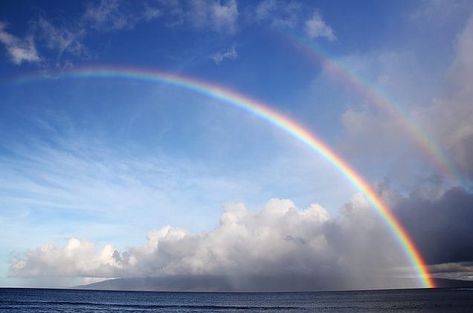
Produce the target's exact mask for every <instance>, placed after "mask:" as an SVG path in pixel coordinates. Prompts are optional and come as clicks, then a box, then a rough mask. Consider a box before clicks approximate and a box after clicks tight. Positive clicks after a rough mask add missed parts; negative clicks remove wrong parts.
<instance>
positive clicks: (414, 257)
mask: <svg viewBox="0 0 473 313" xmlns="http://www.w3.org/2000/svg"><path fill="white" fill-rule="evenodd" d="M55 77H57V78H81V77H83V78H122V79H132V80H141V81H151V82H160V83H167V84H171V85H174V86H179V87H182V88H185V89H188V90H191V91H194V92H196V93H200V94H203V95H206V96H209V97H212V98H215V99H218V100H221V101H222V102H223V103H226V104H229V105H232V106H234V107H237V108H240V109H242V110H244V111H247V112H249V113H251V114H254V115H256V116H258V117H259V118H261V119H263V120H265V121H267V122H268V123H270V124H272V125H274V126H276V127H278V128H280V129H281V130H283V131H285V132H286V133H287V134H289V135H291V136H292V137H293V138H295V139H296V140H298V141H301V142H303V143H304V144H305V145H306V146H307V147H309V148H310V149H312V150H313V151H314V152H316V153H318V154H319V155H321V156H322V157H323V158H324V159H326V160H327V161H328V162H329V163H330V164H332V165H333V166H334V167H335V168H336V169H337V170H338V171H340V172H341V173H342V174H343V175H344V176H345V177H346V178H347V179H348V180H349V181H350V182H351V183H352V184H353V185H355V186H356V187H357V188H358V189H359V190H360V191H361V192H362V193H363V194H364V195H365V197H366V198H367V200H368V201H369V202H370V203H371V205H372V206H373V207H374V209H375V210H376V212H377V213H378V214H379V216H380V217H381V218H382V220H383V221H384V223H385V224H386V225H387V227H388V228H389V230H390V231H391V232H392V234H393V235H394V237H395V238H396V240H397V241H398V242H399V244H400V246H401V247H402V249H403V251H404V252H405V254H406V256H407V258H408V260H409V262H410V263H411V265H412V266H413V267H414V268H415V270H416V273H417V275H418V278H419V280H420V282H421V283H422V285H423V286H424V287H426V288H433V287H435V283H434V281H433V279H432V278H431V277H430V275H429V272H428V270H427V266H426V264H425V262H424V260H423V258H422V256H421V254H420V252H419V250H418V249H417V247H416V246H415V245H414V243H413V241H412V240H411V238H410V237H409V235H408V233H407V232H406V230H405V229H404V228H403V227H402V225H401V224H400V223H399V221H398V220H397V218H396V217H395V216H394V214H393V212H392V211H391V210H390V209H389V207H388V206H387V205H386V204H385V203H383V201H382V200H381V198H380V197H379V196H378V195H377V194H376V193H375V191H374V190H373V189H372V188H371V187H370V186H369V185H368V184H367V183H366V182H365V181H364V180H363V178H362V177H361V176H360V175H359V174H358V173H357V172H355V171H354V170H353V169H352V168H350V166H348V164H347V163H346V162H345V161H344V160H342V158H341V157H340V156H338V155H337V154H335V152H333V151H332V150H331V149H330V148H329V147H328V146H327V145H326V144H324V143H323V142H322V141H321V140H319V139H318V138H317V137H316V136H315V135H314V134H312V133H311V132H310V131H308V130H307V129H305V128H304V127H303V126H302V125H300V124H298V123H297V122H296V121H294V120H292V119H290V118H288V117H286V116H284V115H282V114H281V113H279V112H277V111H276V110H274V109H272V108H271V107H270V106H268V105H266V104H263V103H262V102H258V101H256V100H253V99H250V98H248V97H246V96H243V95H241V94H237V93H235V92H233V91H230V90H228V89H225V88H222V87H220V86H218V85H215V84H210V83H206V82H203V81H197V80H194V79H192V78H188V77H183V76H178V75H175V74H170V73H164V72H158V71H148V70H143V69H135V68H118V67H90V68H78V69H72V70H68V71H66V72H61V73H58V74H57V75H56V76H55ZM41 79H44V76H40V75H38V74H36V75H32V76H25V77H23V78H19V79H16V80H15V82H17V83H21V82H28V81H34V80H41Z"/></svg>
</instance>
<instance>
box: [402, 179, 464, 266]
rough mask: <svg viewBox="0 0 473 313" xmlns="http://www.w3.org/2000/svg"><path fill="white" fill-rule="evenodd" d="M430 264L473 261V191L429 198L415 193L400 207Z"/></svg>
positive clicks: (403, 200) (456, 190)
mask: <svg viewBox="0 0 473 313" xmlns="http://www.w3.org/2000/svg"><path fill="white" fill-rule="evenodd" d="M396 212H397V215H398V216H399V219H400V221H401V223H402V224H403V225H404V226H405V227H406V229H407V230H408V232H409V234H410V235H411V236H412V238H413V239H414V241H415V242H416V244H417V246H418V247H419V249H420V250H421V251H422V254H423V255H424V257H425V259H426V261H427V262H428V263H429V264H438V263H447V262H463V261H472V260H473V232H472V229H473V194H472V193H470V192H468V191H466V190H465V189H463V188H460V187H456V188H452V189H450V190H447V191H446V192H445V193H443V194H442V195H441V196H440V197H439V198H435V199H429V198H426V197H425V196H422V195H419V194H417V193H413V194H412V195H410V196H409V197H407V198H405V199H402V200H401V201H400V203H399V204H398V207H397V209H396Z"/></svg>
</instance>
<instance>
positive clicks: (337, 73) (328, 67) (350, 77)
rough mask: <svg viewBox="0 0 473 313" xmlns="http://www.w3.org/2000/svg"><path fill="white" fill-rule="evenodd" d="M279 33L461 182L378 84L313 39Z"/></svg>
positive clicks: (438, 150) (425, 135) (440, 169)
mask: <svg viewBox="0 0 473 313" xmlns="http://www.w3.org/2000/svg"><path fill="white" fill-rule="evenodd" d="M280 33H281V37H282V38H283V39H285V40H286V41H287V42H288V43H289V45H291V46H294V47H295V48H296V49H298V50H299V51H300V52H301V53H302V54H303V55H304V56H305V57H307V59H308V60H310V61H311V62H313V63H315V64H317V65H318V66H322V68H323V69H324V70H325V71H326V72H327V73H329V74H330V75H331V76H332V77H334V78H335V79H336V80H338V81H339V82H340V83H341V84H342V85H343V86H345V87H347V88H348V89H350V90H351V91H354V92H355V93H357V94H358V95H360V96H361V97H363V98H365V99H367V100H368V101H369V103H370V104H372V105H375V106H376V107H377V108H378V109H380V110H381V111H383V112H385V113H386V114H387V115H388V116H392V117H394V118H396V120H397V121H398V123H399V126H400V128H401V129H403V130H404V131H405V132H406V133H407V134H408V135H409V136H408V137H409V139H411V140H412V141H413V142H414V144H415V145H416V146H417V147H418V148H419V149H420V150H421V151H422V152H423V153H424V155H425V156H426V157H427V158H428V159H429V160H430V162H431V164H432V165H433V166H434V167H435V168H436V170H437V172H438V173H439V174H441V175H442V176H443V177H445V178H448V179H450V180H452V181H453V182H460V183H461V182H462V180H463V178H462V176H461V175H460V174H459V173H458V171H457V170H456V168H455V166H454V165H453V164H452V163H451V162H450V160H449V159H448V157H447V156H446V155H445V152H444V151H443V149H442V148H440V147H439V145H438V144H437V143H436V142H435V141H434V140H433V139H432V138H431V137H430V136H429V134H428V133H426V132H425V131H424V130H423V129H422V128H421V127H419V125H418V123H416V121H414V120H413V119H412V118H411V117H410V116H409V114H407V113H406V112H404V111H403V110H402V109H401V108H400V107H399V105H397V104H396V102H395V101H392V100H390V99H389V98H388V97H387V96H386V95H383V94H382V93H381V92H379V90H377V88H373V87H372V86H370V83H369V82H368V81H366V80H364V79H362V78H361V77H360V76H359V75H356V74H355V73H354V72H353V71H351V70H350V69H349V68H348V67H347V66H344V65H343V64H342V63H340V62H335V61H334V60H333V58H330V57H329V56H328V54H327V53H326V52H324V51H323V49H322V48H321V47H319V46H318V45H317V44H316V43H315V42H313V41H309V40H307V39H305V38H303V37H302V36H298V35H297V34H293V33H289V32H280Z"/></svg>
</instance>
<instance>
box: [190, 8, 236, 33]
mask: <svg viewBox="0 0 473 313" xmlns="http://www.w3.org/2000/svg"><path fill="white" fill-rule="evenodd" d="M186 13H187V16H188V17H189V19H190V22H191V24H192V25H193V26H194V27H195V28H197V29H205V28H207V27H208V28H210V29H212V30H213V31H216V32H221V33H230V34H232V33H235V32H236V30H237V28H238V15H239V13H238V6H237V3H236V1H235V0H227V1H225V2H221V1H214V0H198V1H193V2H192V3H191V5H190V7H188V8H187V12H186Z"/></svg>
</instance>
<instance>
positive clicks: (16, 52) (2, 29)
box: [0, 22, 41, 64]
mask: <svg viewBox="0 0 473 313" xmlns="http://www.w3.org/2000/svg"><path fill="white" fill-rule="evenodd" d="M0 42H1V43H2V44H4V45H5V48H6V49H7V52H8V54H9V55H10V58H11V60H12V62H13V63H15V64H22V63H23V62H30V63H36V62H39V61H41V58H40V57H39V55H38V52H37V51H36V46H35V44H34V41H33V37H31V36H29V37H26V38H24V39H20V38H18V37H15V36H13V35H12V34H10V33H8V32H7V31H6V24H5V23H3V22H0Z"/></svg>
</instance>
